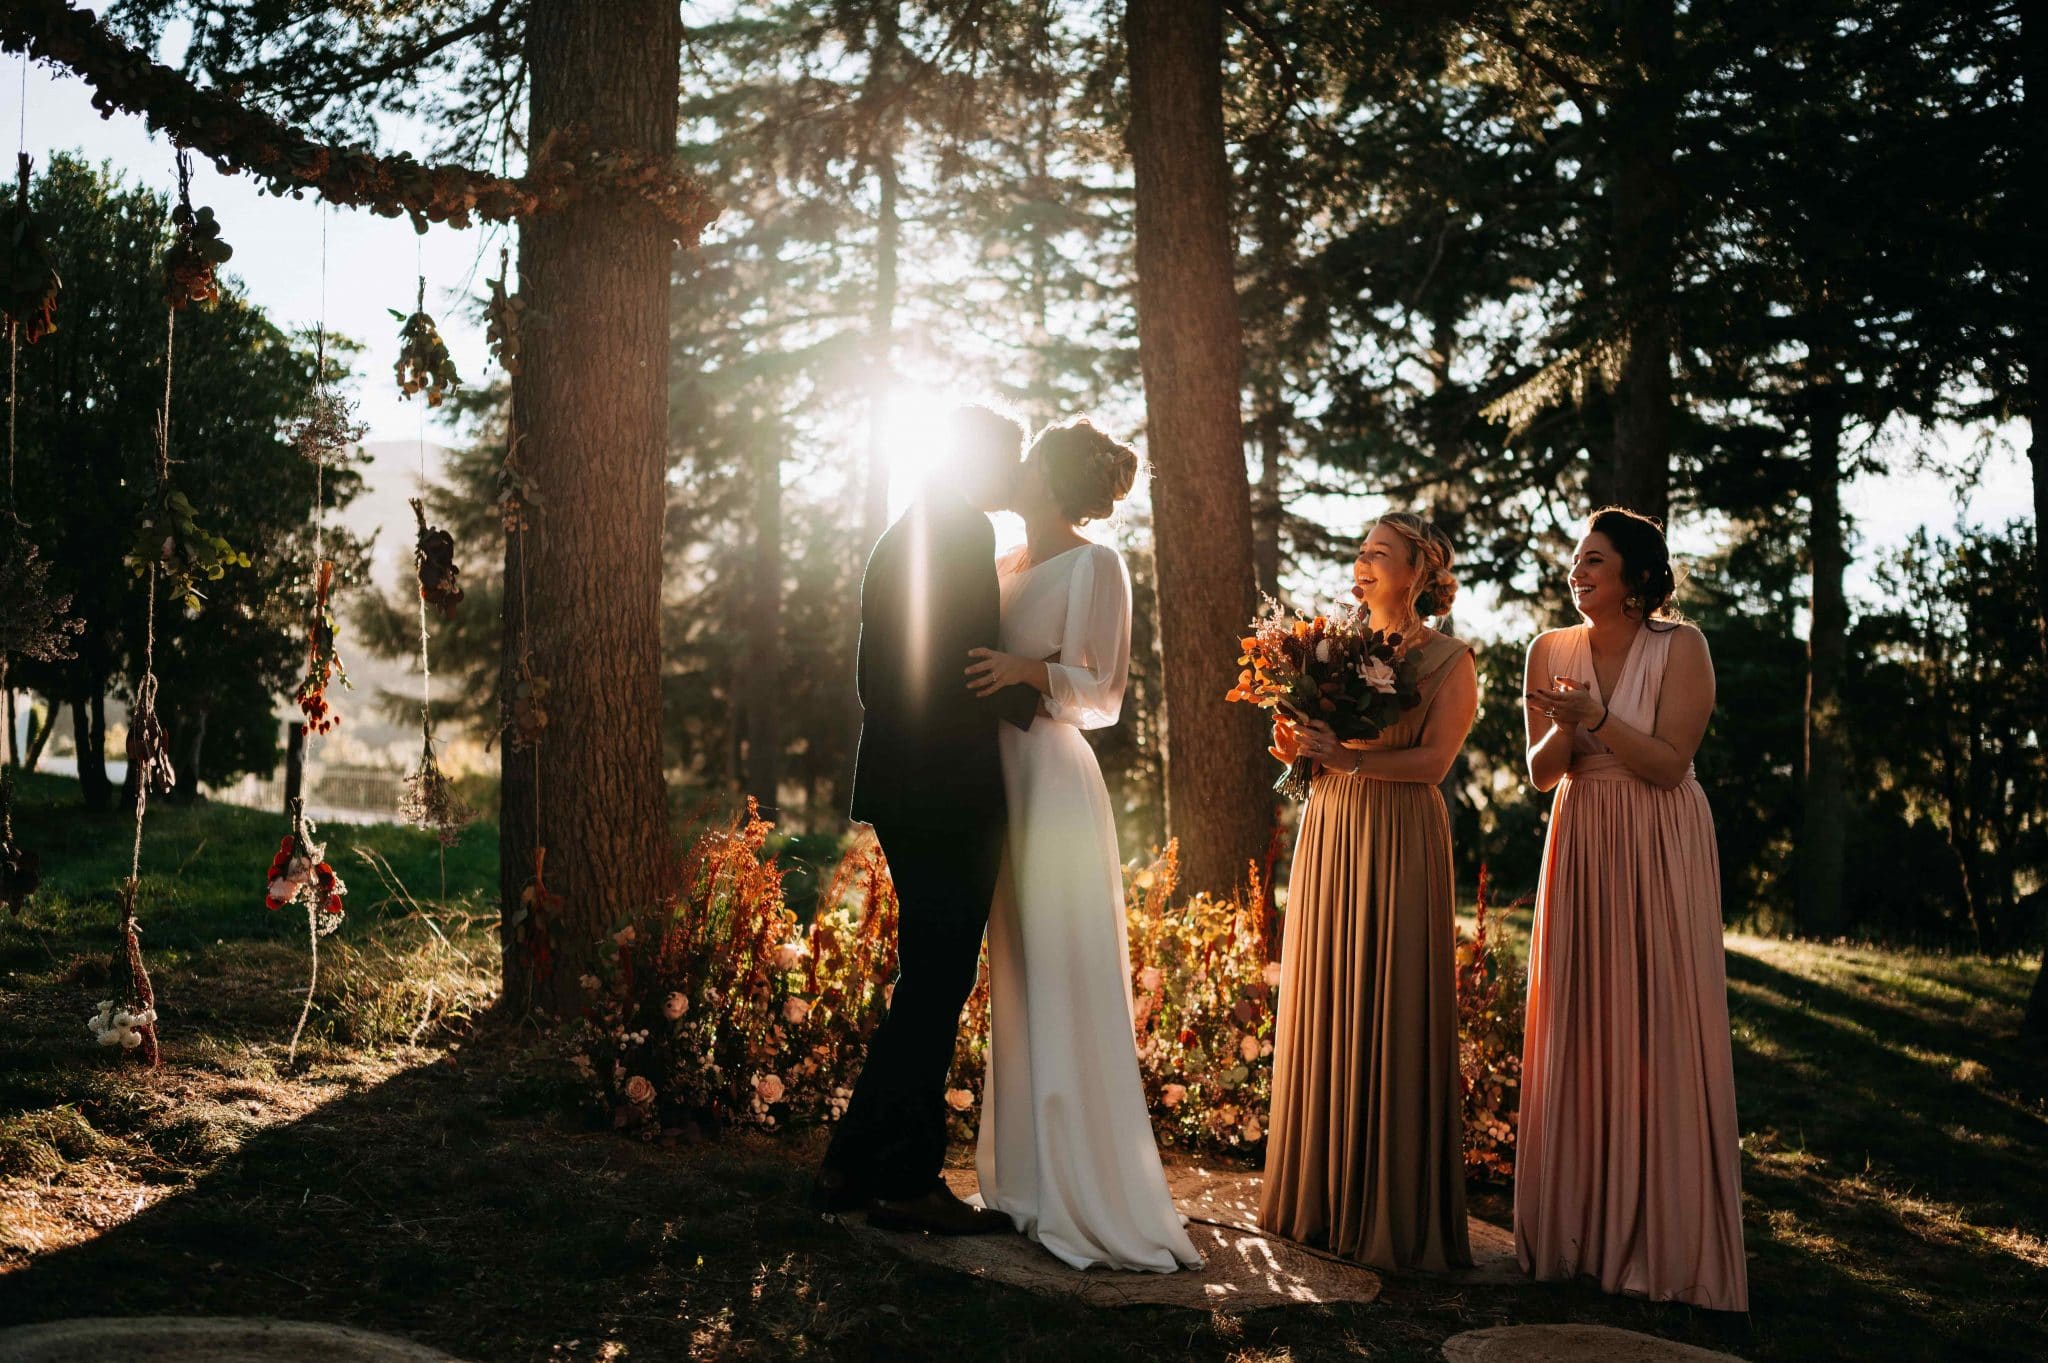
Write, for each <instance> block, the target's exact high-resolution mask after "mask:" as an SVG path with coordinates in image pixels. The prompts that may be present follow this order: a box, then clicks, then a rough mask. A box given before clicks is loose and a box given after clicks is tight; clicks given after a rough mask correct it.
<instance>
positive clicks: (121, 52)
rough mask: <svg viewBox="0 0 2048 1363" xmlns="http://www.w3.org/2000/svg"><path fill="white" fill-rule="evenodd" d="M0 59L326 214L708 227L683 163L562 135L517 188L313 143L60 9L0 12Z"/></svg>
mask: <svg viewBox="0 0 2048 1363" xmlns="http://www.w3.org/2000/svg"><path fill="white" fill-rule="evenodd" d="M0 48H5V49H6V50H8V51H10V52H26V53H28V54H29V55H30V56H32V57H34V58H36V59H38V60H42V61H50V62H55V63H57V64H58V65H61V66H64V67H67V68H69V69H70V70H71V71H73V72H75V73H77V74H78V75H79V76H80V77H82V78H83V79H84V80H85V81H86V83H87V84H89V85H91V86H92V87H93V95H92V102H93V107H94V108H96V109H98V110H99V111H100V113H101V115H102V116H110V115H111V114H112V113H113V112H114V111H115V110H117V109H121V110H127V111H129V112H132V113H137V114H140V115H142V116H143V117H144V118H145V119H146V120H147V121H148V123H149V126H150V127H151V129H152V130H156V131H163V132H168V133H169V134H170V135H171V137H172V140H174V141H176V142H178V143H180V144H181V145H184V146H190V147H196V148H198V149H200V150H201V151H202V152H204V153H205V154H206V155H207V156H210V157H212V158H213V161H214V164H215V165H216V166H218V167H219V169H220V170H221V172H222V173H223V174H234V173H236V172H239V171H247V172H248V173H250V174H251V175H253V176H255V177H257V179H259V180H260V181H262V182H263V185H264V187H265V188H266V189H268V191H269V192H270V193H272V194H277V195H280V196H282V195H285V194H292V195H298V194H300V193H303V192H304V191H305V190H308V189H312V190H316V191H318V192H319V193H320V195H321V196H322V197H324V198H325V199H326V200H327V201H328V202H329V203H336V204H353V205H358V206H362V207H366V208H368V209H370V210H371V211H372V212H374V213H377V214H379V215H381V216H383V217H390V218H395V217H397V216H398V215H399V214H401V213H404V214H407V215H409V216H410V217H411V218H412V221H413V225H414V226H415V227H417V228H418V229H419V230H420V231H422V232H424V231H425V230H426V225H427V223H428V222H446V223H449V224H451V225H452V226H456V227H466V226H468V225H469V222H470V219H471V216H472V215H475V216H477V217H481V218H485V219H488V220H490V221H492V222H507V221H510V220H512V219H514V218H518V217H527V216H531V215H532V214H535V213H544V212H548V211H550V210H552V209H556V208H560V207H562V206H563V205H565V204H568V203H571V202H574V201H576V200H578V199H582V198H587V197H589V196H592V195H596V194H607V195H611V196H614V197H615V198H617V199H619V200H621V201H623V202H627V203H634V202H637V203H638V204H641V205H644V206H645V210H644V211H651V212H654V213H657V214H659V215H660V217H661V218H662V220H663V221H664V222H666V223H668V224H669V226H670V227H671V229H672V230H673V232H674V234H675V237H676V239H677V240H678V241H679V242H681V243H682V244H683V245H684V246H691V245H694V244H695V243H696V241H697V238H698V237H699V235H700V234H701V233H702V232H703V230H704V228H705V227H706V226H707V225H708V224H709V223H710V222H711V220H712V218H713V217H714V216H716V214H715V210H714V209H713V208H712V206H711V203H710V200H709V199H708V197H707V196H706V195H705V193H704V190H703V187H702V185H701V184H700V183H699V182H698V181H697V179H696V178H695V177H694V176H692V175H691V174H690V173H689V171H688V169H687V168H686V167H684V165H683V164H682V162H681V160H680V158H677V157H673V156H670V157H662V158H659V159H650V158H647V157H642V156H638V155H636V154H633V153H628V152H618V151H605V150H602V149H599V148H596V147H592V146H589V145H586V144H585V143H584V142H583V141H582V140H581V139H578V138H575V137H570V136H567V135H561V134H553V135H550V136H549V137H548V138H547V139H546V140H545V141H543V142H542V143H540V145H539V146H537V147H535V148H533V150H532V154H531V155H530V156H529V157H528V162H527V165H528V169H527V174H526V175H525V176H524V177H523V178H521V179H517V180H512V179H507V178H505V177H503V176H499V175H489V174H484V173H481V172H478V171H473V170H470V169H469V168H468V167H466V166H458V165H439V166H429V165H424V164H422V163H421V162H420V161H418V160H417V159H415V158H414V157H412V156H409V155H406V154H404V153H400V154H398V155H395V156H377V155H374V154H372V153H370V152H368V151H364V150H362V149H359V148H354V147H345V146H334V145H330V144H326V143H320V142H315V141H314V140H313V139H311V138H310V137H308V136H306V135H305V134H304V133H303V132H301V131H300V130H299V129H297V128H294V127H291V126H290V125H288V124H285V123H281V122H279V121H278V120H277V119H275V118H272V117H271V116H270V115H268V114H266V113H264V112H262V111H261V110H260V109H255V108H252V107H249V106H248V104H247V103H246V102H245V101H243V100H241V99H238V98H237V97H236V95H235V94H234V93H232V92H230V91H228V90H223V89H204V88H201V87H199V86H196V85H194V84H193V83H192V82H191V81H190V80H189V79H188V78H186V77H185V76H184V75H182V74H180V73H179V72H178V71H176V70H174V69H173V68H171V67H168V66H165V65H163V64H162V63H160V62H156V61H152V60H151V59H150V56H149V54H148V53H147V52H144V51H141V50H139V49H137V48H135V47H132V46H130V45H129V44H127V43H126V42H123V41H122V40H121V39H120V38H118V37H116V36H115V35H114V34H113V33H112V32H111V31H110V30H109V29H108V28H107V26H106V25H105V24H103V23H102V22H100V20H99V19H98V18H97V17H96V16H95V15H94V14H93V13H92V12H91V11H90V10H85V9H74V8H73V7H72V6H71V5H70V4H68V3H66V2H65V0H8V3H7V4H6V5H5V6H0Z"/></svg>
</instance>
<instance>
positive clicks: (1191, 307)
mask: <svg viewBox="0 0 2048 1363" xmlns="http://www.w3.org/2000/svg"><path fill="white" fill-rule="evenodd" d="M1124 44H1125V48H1126V51H1127V54H1128V60H1129V63H1130V76H1131V121H1130V133H1129V147H1130V153H1131V160H1132V164H1133V170H1134V172H1135V176H1136V187H1137V260H1138V341H1139V363H1140V366H1141V369H1142V372H1143V374H1144V380H1145V431H1146V448H1147V450H1148V451H1149V452H1150V454H1151V459H1152V469H1153V476H1152V503H1153V525H1154V556H1155V558H1156V560H1157V562H1158V565H1159V587H1158V594H1159V641H1160V648H1161V654H1162V657H1163V660H1164V673H1165V675H1164V683H1165V685H1164V692H1165V701H1166V720H1167V755H1166V815H1167V826H1168V828H1169V829H1170V830H1171V831H1172V833H1173V835H1174V836H1175V837H1177V838H1178V839H1180V843H1181V852H1182V857H1183V861H1182V866H1183V868H1184V871H1185V875H1186V880H1187V884H1188V885H1189V886H1190V887H1192V888H1196V889H1206V890H1222V889H1227V888H1229V887H1230V886H1232V885H1234V884H1236V883H1238V882H1239V881H1241V880H1242V879H1243V876H1244V870H1245V866H1246V863H1247V862H1248V861H1249V860H1250V859H1251V858H1253V857H1255V856H1257V855H1259V854H1260V853H1261V852H1262V851H1263V850H1264V847H1265V841H1266V833H1267V829H1268V827H1269V826H1270V823H1271V817H1272V802H1271V796H1270V794H1269V793H1268V792H1267V790H1266V789H1265V773H1264V770H1263V768H1264V765H1265V760H1264V744H1263V743H1262V742H1261V736H1260V733H1259V730H1258V724H1257V721H1256V719H1255V718H1254V717H1253V716H1252V714H1250V713H1249V712H1246V711H1245V710H1244V707H1239V706H1233V705H1230V704H1228V703H1226V702H1225V701H1224V699H1223V697H1224V694H1225V693H1226V692H1227V691H1228V690H1229V689H1230V682H1231V675H1232V670H1233V661H1232V660H1233V657H1234V655H1233V654H1232V653H1231V651H1230V648H1231V642H1232V641H1233V640H1234V639H1235V638H1236V635H1237V632H1238V631H1239V630H1240V629H1242V628H1243V626H1244V623H1245V621H1246V620H1248V619H1249V618H1250V616H1251V611H1252V606H1253V583H1254V577H1253V562H1252V525H1251V495H1250V488H1249V486H1248V484H1247V482H1246V478H1245V457H1244V429H1243V422H1242V417H1241V413H1240V408H1239V392H1240V385H1241V383H1242V380H1243V364H1244V359H1243V341H1242V332H1241V328H1240V323H1239V319H1238V310H1237V293H1236V288H1235V270H1234V258H1235V252H1234V248H1233V240H1234V233H1233V228H1232V222H1233V220H1232V216H1231V198H1230V165H1229V157H1228V155H1227V152H1226V148H1225V144H1224V134H1223V6H1222V5H1221V3H1219V2H1218V0H1128V3H1127V4H1126V6H1125V9H1124Z"/></svg>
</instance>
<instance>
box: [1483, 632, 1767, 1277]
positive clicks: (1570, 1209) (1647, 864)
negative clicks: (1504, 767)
mask: <svg viewBox="0 0 2048 1363" xmlns="http://www.w3.org/2000/svg"><path fill="white" fill-rule="evenodd" d="M1679 628H1681V629H1689V628H1690V626H1680V627H1679ZM1675 633H1676V631H1675V630H1665V629H1656V630H1653V629H1644V630H1642V631H1640V632H1639V633H1638V634H1637V635H1636V641H1635V643H1634V644H1633V645H1631V646H1630V649H1629V653H1628V657H1627V658H1626V659H1624V660H1623V662H1622V669H1621V675H1620V677H1619V678H1618V679H1617V681H1616V683H1615V694H1614V695H1613V696H1612V697H1605V698H1603V699H1604V700H1605V703H1606V705H1607V707H1608V711H1609V713H1610V714H1612V715H1613V717H1614V718H1616V719H1619V720H1623V721H1625V722H1626V723H1628V724H1629V725H1630V727H1632V728H1636V729H1640V730H1642V731H1644V732H1646V733H1647V732H1654V730H1655V729H1656V724H1657V698H1658V695H1659V694H1660V692H1661V691H1662V689H1663V683H1664V668H1665V663H1666V660H1667V659H1668V658H1669V657H1670V653H1671V640H1672V638H1673V637H1674V635H1675ZM1547 646H1548V648H1549V661H1548V662H1546V663H1545V664H1544V665H1543V670H1544V671H1546V672H1550V673H1557V674H1562V675H1565V676H1572V677H1582V678H1590V677H1593V676H1594V671H1593V664H1592V659H1591V656H1590V654H1589V651H1588V646H1587V631H1586V629H1584V628H1583V627H1581V628H1574V629H1568V630H1560V631H1558V633H1556V634H1555V635H1552V636H1551V637H1550V639H1549V641H1548V645H1547ZM1593 684H1594V687H1595V689H1596V692H1597V689H1598V686H1599V683H1598V681H1597V680H1596V681H1595V682H1594V683H1593ZM1726 970H1727V966H1726V961H1725V958H1724V953H1723V949H1722V944H1721V876H1720V864H1719V861H1718V859H1717V856H1716V853H1715V847H1714V822H1713V815H1712V814H1711V812H1710V811H1709V810H1708V808H1707V797H1706V795H1705V794H1704V793H1703V792H1702V791H1701V790H1700V784H1699V782H1698V781H1697V780H1695V779H1693V776H1692V773H1691V772H1690V771H1688V772H1687V773H1686V778H1685V780H1684V781H1682V782H1681V783H1679V785H1678V786H1676V787H1675V788H1673V789H1671V790H1660V789H1658V788H1656V787H1655V786H1652V785H1650V784H1649V783H1648V782H1646V781H1643V780H1641V779H1640V778H1638V777H1637V776H1635V775H1634V774H1633V773H1631V772H1630V771H1629V770H1628V768H1626V767H1625V766H1623V765H1622V763H1621V759H1620V758H1618V757H1616V756H1615V755H1614V754H1613V753H1612V752H1610V751H1608V749H1607V747H1606V745H1605V744H1603V743H1602V742H1601V741H1600V738H1599V736H1598V735H1597V734H1588V733H1587V732H1586V731H1585V730H1584V729H1581V730H1579V732H1578V734H1577V736H1576V737H1575V739H1574V740H1573V749H1572V764H1571V769H1570V771H1569V772H1568V773H1567V774H1566V776H1565V778H1564V780H1563V782H1562V783H1561V784H1560V785H1559V786H1558V790H1557V803H1556V805H1555V806H1554V808H1553V810H1552V813H1551V818H1550V837H1549V841H1548V843H1547V845H1546V847H1545V851H1544V858H1543V879H1542V884H1541V886H1540V888H1539V889H1538V892H1537V896H1536V922H1535V930H1534V934H1533V936H1532V938H1531V940H1530V944H1529V1013H1528V1024H1527V1032H1526V1034H1525V1038H1524V1041H1523V1051H1522V1108H1521V1118H1520V1130H1519V1133H1518V1135H1517V1136H1516V1150H1515V1245H1516V1249H1517V1252H1518V1254H1519V1256H1520V1258H1521V1262H1522V1268H1523V1270H1524V1271H1525V1272H1528V1273H1531V1274H1533V1275H1534V1276H1536V1277H1537V1278H1543V1279H1561V1278H1572V1277H1577V1276H1581V1275H1583V1276H1588V1277H1592V1278H1597V1279H1598V1280H1599V1282H1600V1285H1601V1287H1603V1288H1604V1289H1606V1290H1607V1291H1609V1292H1625V1293H1629V1294H1631V1295H1639V1296H1645V1297H1650V1298H1652V1299H1655V1300H1659V1301H1668V1300H1676V1301H1683V1302H1690V1303H1692V1304H1693V1305H1696V1306H1704V1307H1708V1308H1711V1309H1715V1310H1722V1311H1744V1310H1747V1309H1748V1307H1749V1275H1748V1268H1747V1265H1746V1264H1745V1263H1744V1261H1743V1250H1742V1185H1741V1178H1742V1153H1741V1147H1740V1144H1739V1141H1740V1131H1739V1128H1738V1127H1737V1125H1736V1117H1735V1075H1734V1068H1733V1060H1732V1055H1731V1047H1730V1042H1729V1035H1728V986H1727V974H1726Z"/></svg>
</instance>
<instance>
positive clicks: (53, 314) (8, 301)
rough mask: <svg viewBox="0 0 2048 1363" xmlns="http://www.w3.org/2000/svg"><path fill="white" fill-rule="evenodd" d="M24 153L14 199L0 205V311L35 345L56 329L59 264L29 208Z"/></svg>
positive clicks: (28, 163) (17, 168) (27, 163)
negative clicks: (52, 256) (45, 242)
mask: <svg viewBox="0 0 2048 1363" xmlns="http://www.w3.org/2000/svg"><path fill="white" fill-rule="evenodd" d="M32 164H33V163H32V162H31V161H30V160H29V158H28V155H27V153H25V152H24V153H23V154H21V155H20V156H19V157H17V158H16V164H15V181H14V199H13V201H12V202H11V203H8V204H6V205H5V206H4V207H0V313H5V314H6V316H7V320H8V322H9V323H10V324H12V325H13V326H14V327H16V328H18V329H19V331H20V334H21V339H23V340H24V341H27V342H28V343H29V344H30V345H34V344H35V343H36V342H37V341H40V340H42V339H43V337H45V336H47V335H49V334H50V333H51V332H52V331H55V330H56V329H57V293H58V290H59V289H60V288H61V287H62V284H61V281H59V280H58V278H57V266H56V263H55V262H54V261H53V260H52V259H51V257H50V252H49V248H48V247H46V246H44V245H43V234H42V231H41V228H40V227H39V225H38V224H37V222H36V217H35V214H34V213H33V212H31V211H30V210H29V206H28V176H29V167H30V166H31V165H32Z"/></svg>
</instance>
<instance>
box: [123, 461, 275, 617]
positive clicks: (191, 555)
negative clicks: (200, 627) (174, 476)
mask: <svg viewBox="0 0 2048 1363" xmlns="http://www.w3.org/2000/svg"><path fill="white" fill-rule="evenodd" d="M124 561H125V562H126V563H127V565H128V569H129V571H130V572H132V573H134V574H135V576H137V577H142V578H146V577H148V576H149V571H150V569H152V568H154V569H156V570H157V577H158V580H160V581H161V582H162V583H163V584H164V585H165V587H166V588H167V589H168V590H169V594H170V595H171V596H172V597H174V598H179V599H182V600H183V601H184V603H185V605H186V607H187V608H188V609H190V610H194V611H196V610H198V609H199V603H200V602H201V601H202V600H204V599H205V593H203V592H201V591H200V590H199V584H200V583H202V582H218V581H220V580H221V579H222V578H223V577H225V576H227V571H228V569H230V568H246V567H248V566H249V556H248V555H247V554H245V553H242V552H241V551H240V550H238V549H236V548H235V547H234V546H233V545H231V544H229V543H228V542H227V541H226V540H224V539H222V538H221V537H220V536H219V535H216V534H214V533H213V532H212V531H210V530H208V529H206V528H205V527H204V526H202V525H200V524H199V516H198V513H197V512H196V511H194V510H193V509H192V501H191V499H190V498H189V497H187V496H186V495H185V494H184V493H183V492H182V491H180V490H179V489H177V488H175V487H167V488H165V489H164V490H163V491H162V492H161V493H160V494H159V495H158V496H157V497H156V499H155V501H154V502H153V503H152V504H151V506H150V507H149V509H148V510H147V511H145V512H144V514H143V518H142V520H141V521H140V522H138V523H137V525H136V527H135V545H134V547H133V548H132V549H130V550H129V551H128V557H127V558H126V559H125V560H124Z"/></svg>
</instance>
